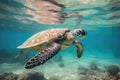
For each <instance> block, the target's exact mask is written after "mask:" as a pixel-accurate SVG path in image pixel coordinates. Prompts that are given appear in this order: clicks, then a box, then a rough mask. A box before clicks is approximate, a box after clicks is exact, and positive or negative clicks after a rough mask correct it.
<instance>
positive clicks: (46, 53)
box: [25, 43, 61, 69]
mask: <svg viewBox="0 0 120 80" xmlns="http://www.w3.org/2000/svg"><path fill="white" fill-rule="evenodd" d="M60 48H61V47H60V45H59V44H57V43H53V44H52V45H51V46H50V47H49V48H47V49H45V50H43V51H42V52H41V53H39V54H37V55H36V56H34V57H33V58H31V59H30V60H28V62H27V63H26V64H25V68H26V69H30V68H33V67H35V66H38V65H41V64H44V63H45V62H46V61H48V60H49V59H51V58H52V57H53V56H55V55H56V54H57V53H58V52H59V50H60Z"/></svg>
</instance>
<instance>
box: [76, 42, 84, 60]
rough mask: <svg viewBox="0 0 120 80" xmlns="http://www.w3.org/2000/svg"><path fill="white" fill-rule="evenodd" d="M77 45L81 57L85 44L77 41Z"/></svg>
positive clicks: (78, 54) (78, 55)
mask: <svg viewBox="0 0 120 80" xmlns="http://www.w3.org/2000/svg"><path fill="white" fill-rule="evenodd" d="M75 45H76V49H77V57H78V58H80V57H81V56H82V53H83V46H82V44H81V43H79V42H75Z"/></svg>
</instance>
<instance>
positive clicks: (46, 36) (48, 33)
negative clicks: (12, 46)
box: [17, 28, 68, 48]
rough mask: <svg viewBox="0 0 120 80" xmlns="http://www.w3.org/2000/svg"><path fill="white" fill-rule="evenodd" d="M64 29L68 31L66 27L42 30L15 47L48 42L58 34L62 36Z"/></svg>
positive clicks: (32, 45) (28, 46)
mask: <svg viewBox="0 0 120 80" xmlns="http://www.w3.org/2000/svg"><path fill="white" fill-rule="evenodd" d="M66 31H68V29H67V28H63V29H49V30H45V31H42V32H38V33H36V34H35V35H33V36H32V37H30V38H29V39H28V40H26V41H25V42H24V43H23V44H22V45H20V46H18V47H17V48H30V47H34V46H37V45H40V44H43V43H45V42H49V41H50V40H52V39H56V38H58V36H63V35H64V33H65V32H66Z"/></svg>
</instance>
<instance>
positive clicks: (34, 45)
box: [17, 28, 86, 69]
mask: <svg viewBox="0 0 120 80" xmlns="http://www.w3.org/2000/svg"><path fill="white" fill-rule="evenodd" d="M84 36H86V31H85V30H84V29H75V30H72V31H70V30H69V29H67V28H59V29H49V30H44V31H41V32H38V33H36V34H35V35H33V36H32V37H30V38H29V39H28V40H26V41H25V42H24V43H23V44H22V45H20V46H18V47H17V48H20V49H22V50H21V51H20V53H19V54H18V55H17V56H19V55H20V54H23V53H24V52H25V51H26V50H36V51H39V52H41V53H39V54H37V55H35V56H34V57H32V58H31V59H30V60H28V61H27V62H26V64H25V68H26V69H30V68H33V67H35V66H38V65H41V64H44V63H45V62H46V61H48V60H49V59H50V58H52V57H53V56H55V55H56V54H57V53H58V52H59V51H60V50H63V49H66V48H67V47H69V46H70V45H72V44H74V45H75V46H76V49H77V57H78V58H80V57H81V55H82V52H83V46H82V44H81V43H80V42H78V40H80V39H81V38H83V37H84Z"/></svg>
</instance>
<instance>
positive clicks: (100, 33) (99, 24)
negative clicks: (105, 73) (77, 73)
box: [0, 0, 120, 80]
mask: <svg viewBox="0 0 120 80" xmlns="http://www.w3.org/2000/svg"><path fill="white" fill-rule="evenodd" d="M90 1H91V3H90ZM117 1H118V2H117ZM73 2H74V3H73ZM76 2H77V3H76ZM78 2H80V3H78ZM61 3H63V4H65V5H66V6H67V7H66V8H65V9H64V12H76V11H78V12H80V14H81V15H82V17H81V18H80V21H81V22H80V23H77V21H78V18H68V19H66V20H65V22H64V23H62V24H52V25H50V24H41V23H38V22H36V21H33V20H29V17H31V16H30V15H27V14H26V13H25V10H26V9H27V8H26V6H25V0H21V1H19V0H1V1H0V6H1V7H0V68H1V69H0V72H1V73H4V72H14V73H20V72H22V71H25V69H24V63H25V62H26V61H27V60H28V59H29V58H31V57H32V56H34V55H35V54H37V53H36V52H32V51H30V52H27V54H25V55H24V56H22V57H20V58H19V59H17V60H16V59H14V56H15V55H17V53H18V52H19V51H20V50H19V49H17V48H16V47H17V46H19V45H20V44H22V43H23V42H24V41H25V40H26V39H28V38H29V37H30V36H32V35H33V34H35V33H36V32H39V31H42V30H46V29H51V28H64V27H66V28H68V29H70V30H73V29H76V28H83V29H85V30H86V31H87V33H88V35H87V36H86V37H85V38H84V39H82V40H81V41H80V42H81V43H82V44H83V46H84V52H83V56H82V58H80V59H78V58H77V57H76V51H75V47H74V46H71V47H69V48H67V49H66V50H63V51H60V52H59V53H58V55H56V56H55V57H54V58H52V59H51V60H50V61H48V62H47V63H45V65H43V66H39V67H37V68H34V69H33V70H39V71H41V72H43V73H44V75H45V76H47V77H48V78H49V76H51V75H52V74H50V73H55V74H56V75H60V77H63V76H62V74H63V73H64V71H65V72H66V71H69V72H68V74H66V76H68V75H69V73H72V72H74V70H76V69H77V67H78V66H80V65H82V66H88V65H89V64H90V63H91V62H96V63H98V64H99V65H100V67H103V66H107V65H111V64H114V65H118V66H120V51H119V50H120V6H119V5H120V4H119V3H120V2H119V0H116V1H113V0H101V1H99V0H86V2H85V1H81V0H76V1H71V0H70V1H68V2H62V0H61ZM70 4H71V5H70ZM73 4H76V5H74V6H73ZM60 56H62V59H63V60H62V61H60V62H62V63H64V65H65V67H64V68H62V70H61V68H60V69H59V68H58V66H57V64H58V63H60V62H57V61H54V60H55V59H56V58H57V57H60ZM51 61H53V62H52V63H51ZM49 66H50V67H51V69H49ZM48 70H49V71H48ZM57 70H58V71H57ZM70 70H71V72H70ZM72 70H73V71H72ZM64 75H65V74H64ZM73 79H74V80H75V78H74V77H72V80H73ZM63 80H67V79H63ZM68 80H69V79H68Z"/></svg>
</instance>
